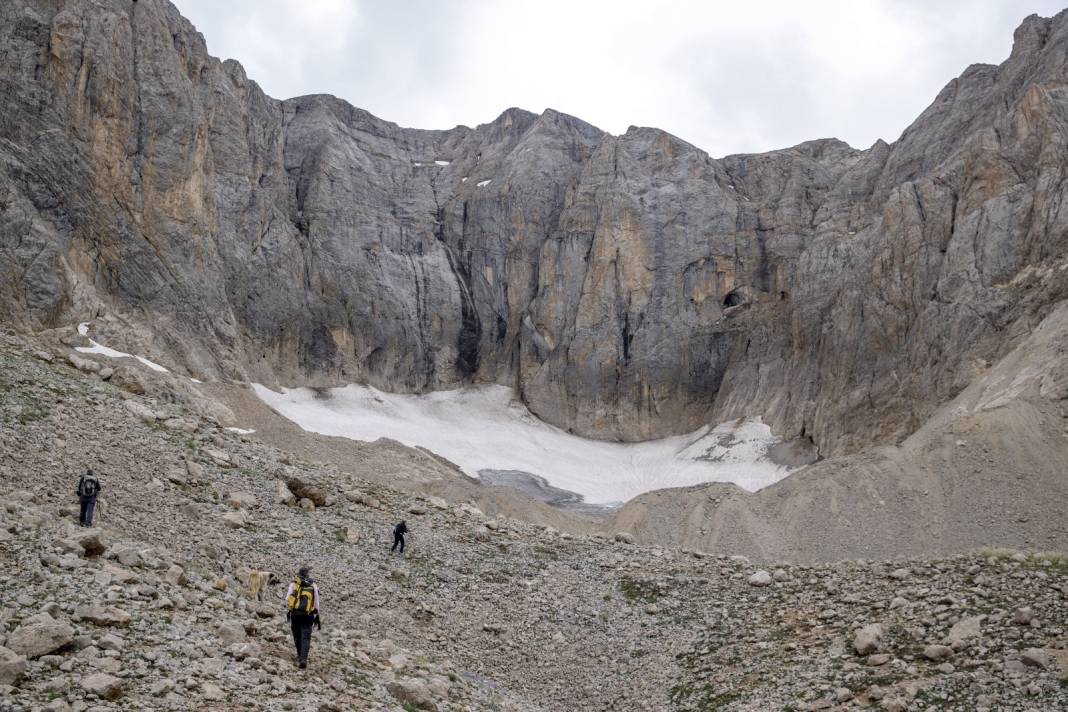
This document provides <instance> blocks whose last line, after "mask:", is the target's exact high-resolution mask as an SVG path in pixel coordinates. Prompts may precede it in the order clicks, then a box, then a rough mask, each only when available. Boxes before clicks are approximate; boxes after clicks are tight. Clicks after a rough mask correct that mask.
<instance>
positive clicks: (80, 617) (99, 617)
mask: <svg viewBox="0 0 1068 712" xmlns="http://www.w3.org/2000/svg"><path fill="white" fill-rule="evenodd" d="M131 618H132V616H130V614H129V613H127V612H126V611H124V610H122V609H121V608H116V607H115V606H104V605H101V604H99V603H93V604H88V605H81V606H78V607H77V608H75V609H74V620H76V621H86V622H88V623H92V624H93V625H106V626H126V625H129V624H130V619H131Z"/></svg>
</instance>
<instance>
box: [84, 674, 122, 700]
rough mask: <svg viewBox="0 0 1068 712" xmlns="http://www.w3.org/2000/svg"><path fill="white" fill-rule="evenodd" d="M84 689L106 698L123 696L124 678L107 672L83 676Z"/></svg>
mask: <svg viewBox="0 0 1068 712" xmlns="http://www.w3.org/2000/svg"><path fill="white" fill-rule="evenodd" d="M82 689H83V690H85V691H86V692H88V693H90V694H92V695H96V696H97V697H99V698H101V699H104V700H115V699H118V698H119V697H121V696H122V680H120V679H119V678H117V677H115V676H114V675H109V674H107V673H106V672H98V673H94V674H92V675H89V676H88V677H84V678H82Z"/></svg>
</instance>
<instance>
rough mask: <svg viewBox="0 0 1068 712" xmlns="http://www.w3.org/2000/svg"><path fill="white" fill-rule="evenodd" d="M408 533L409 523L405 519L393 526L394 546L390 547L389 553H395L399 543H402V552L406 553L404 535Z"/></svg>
mask: <svg viewBox="0 0 1068 712" xmlns="http://www.w3.org/2000/svg"><path fill="white" fill-rule="evenodd" d="M407 533H408V525H407V524H405V523H404V522H403V521H402V522H401V523H400V524H398V525H397V526H395V527H393V546H392V547H390V550H389V553H391V554H392V553H393V552H394V551H396V550H397V545H398V544H400V553H402V554H403V553H404V535H405V534H407Z"/></svg>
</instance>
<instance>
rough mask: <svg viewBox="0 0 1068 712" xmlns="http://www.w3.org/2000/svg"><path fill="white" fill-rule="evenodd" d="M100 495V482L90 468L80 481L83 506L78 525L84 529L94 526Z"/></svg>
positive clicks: (79, 495)
mask: <svg viewBox="0 0 1068 712" xmlns="http://www.w3.org/2000/svg"><path fill="white" fill-rule="evenodd" d="M98 494H100V480H98V479H97V478H96V475H94V474H93V470H92V468H89V469H87V470H86V471H85V474H84V475H82V476H81V478H80V479H79V480H78V499H79V501H80V502H81V505H82V509H81V514H80V515H79V516H78V524H80V525H81V526H83V527H91V526H93V510H94V509H96V496H97V495H98Z"/></svg>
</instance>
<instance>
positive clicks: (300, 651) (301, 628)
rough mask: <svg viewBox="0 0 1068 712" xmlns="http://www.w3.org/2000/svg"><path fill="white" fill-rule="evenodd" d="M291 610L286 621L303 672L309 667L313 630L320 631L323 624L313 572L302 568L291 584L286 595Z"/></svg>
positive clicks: (287, 613) (317, 588)
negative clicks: (291, 633) (291, 631)
mask: <svg viewBox="0 0 1068 712" xmlns="http://www.w3.org/2000/svg"><path fill="white" fill-rule="evenodd" d="M286 600H287V601H288V603H289V610H288V611H286V620H287V621H289V625H290V627H291V628H292V629H293V643H294V644H296V646H297V664H298V665H300V668H301V669H302V670H303V669H304V668H306V667H308V651H309V650H310V649H311V629H312V626H313V625H314V626H315V627H317V628H318V629H319V630H322V629H323V624H322V622H321V621H320V620H319V587H318V586H316V585H315V581H312V578H311V571H310V570H309V569H308V567H307V566H301V567H300V571H298V572H297V578H296V580H295V581H293V583H291V584H289V592H288V593H287V594H286Z"/></svg>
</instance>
